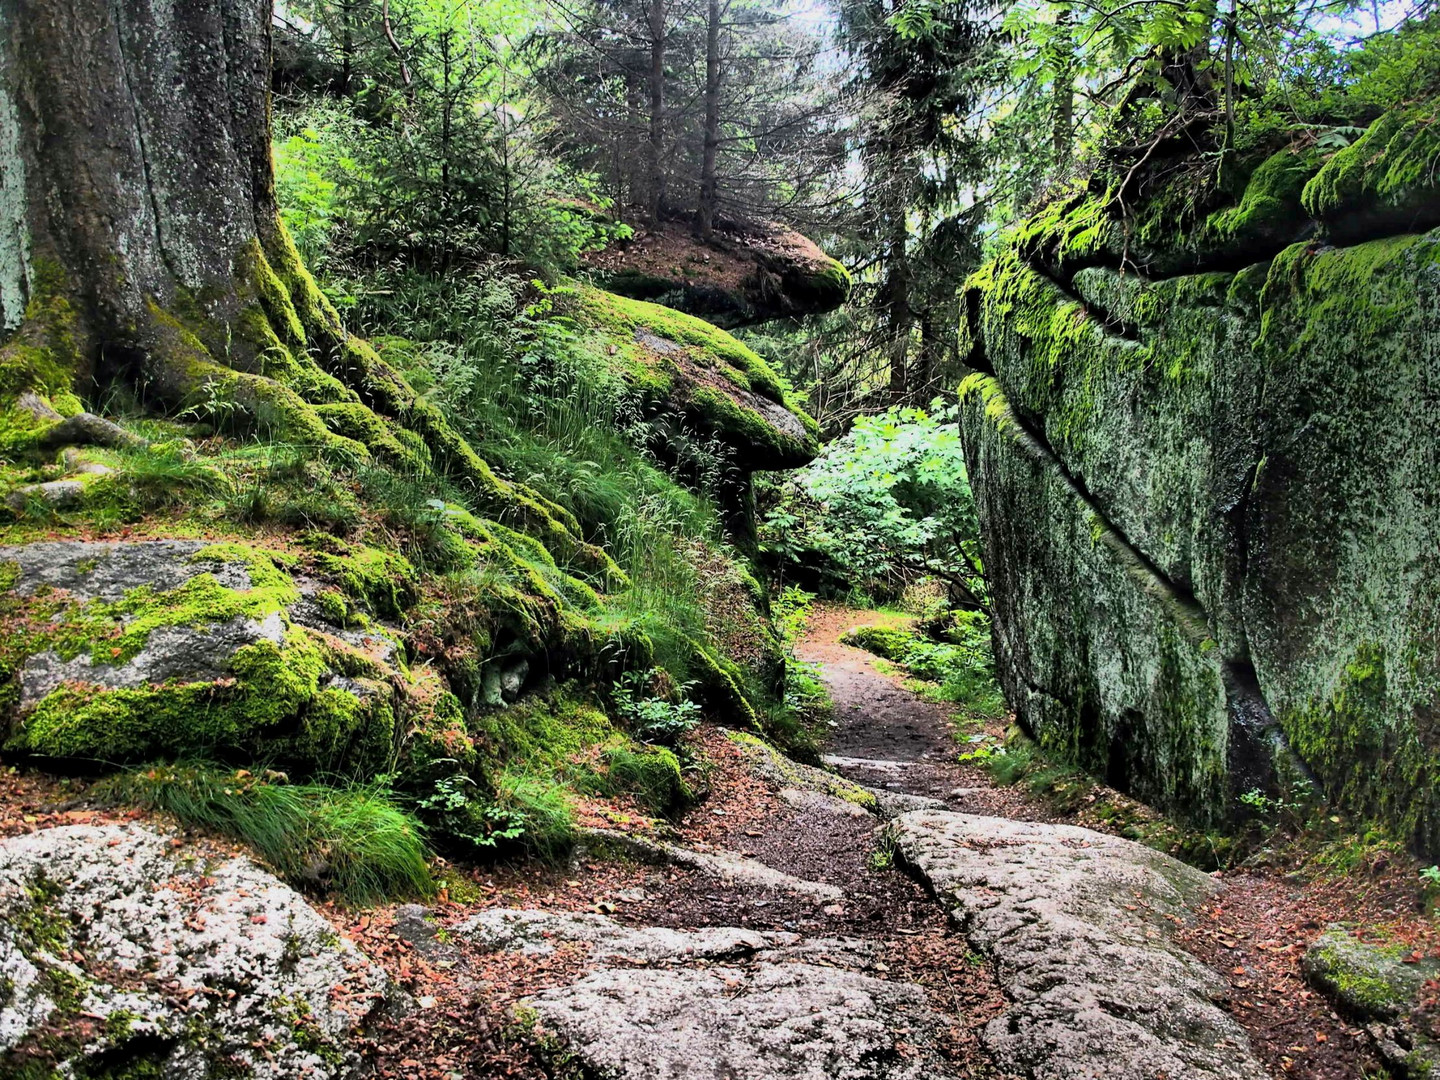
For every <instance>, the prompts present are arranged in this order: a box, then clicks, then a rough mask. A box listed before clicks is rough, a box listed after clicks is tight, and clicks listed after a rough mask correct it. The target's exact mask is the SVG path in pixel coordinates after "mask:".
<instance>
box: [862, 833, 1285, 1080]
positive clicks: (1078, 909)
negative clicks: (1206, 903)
mask: <svg viewBox="0 0 1440 1080" xmlns="http://www.w3.org/2000/svg"><path fill="white" fill-rule="evenodd" d="M889 835H890V838H891V840H892V841H893V843H894V845H895V851H896V856H897V858H898V859H899V860H901V861H902V862H903V863H904V864H905V865H906V866H908V867H909V868H911V869H912V870H913V871H914V872H915V873H917V874H918V875H919V876H920V877H921V878H922V879H923V880H924V881H925V882H926V883H927V884H928V885H929V886H930V888H931V889H932V890H934V892H935V894H936V896H937V897H939V898H940V900H941V902H942V903H944V904H946V905H947V906H948V907H949V908H951V918H952V919H953V920H954V922H955V923H956V925H957V926H958V927H959V929H960V930H961V931H962V932H963V933H964V934H965V936H966V937H967V938H968V939H969V941H970V944H971V946H972V947H973V948H975V949H977V950H978V951H980V952H981V953H983V954H984V955H986V956H987V957H989V958H991V959H992V960H993V961H994V962H995V965H996V968H997V971H998V972H999V976H1000V983H1001V986H1002V987H1003V988H1004V990H1005V993H1006V996H1007V997H1008V998H1010V1000H1011V1002H1012V1004H1011V1006H1010V1008H1009V1009H1008V1010H1007V1011H1006V1012H1005V1013H1004V1014H1002V1015H1001V1016H999V1017H997V1018H996V1019H995V1020H993V1021H992V1022H991V1023H990V1024H989V1025H988V1027H987V1028H986V1031H985V1040H986V1043H987V1045H988V1046H989V1048H990V1049H991V1051H992V1052H993V1053H994V1054H995V1057H996V1059H997V1063H998V1064H999V1065H1000V1066H1001V1067H1002V1068H1006V1069H1013V1070H1015V1071H1017V1072H1021V1073H1023V1074H1024V1075H1026V1076H1032V1077H1036V1078H1039V1080H1078V1078H1081V1077H1084V1078H1092V1080H1153V1078H1154V1077H1157V1076H1163V1077H1166V1078H1167V1080H1221V1078H1224V1080H1262V1078H1263V1077H1264V1076H1265V1071H1264V1070H1263V1069H1262V1068H1261V1067H1260V1065H1259V1063H1258V1062H1257V1061H1256V1060H1255V1059H1254V1057H1253V1056H1252V1055H1251V1053H1250V1046H1249V1040H1248V1039H1247V1038H1246V1035H1245V1033H1244V1031H1243V1030H1241V1028H1240V1026H1239V1025H1238V1024H1236V1023H1235V1021H1234V1020H1232V1019H1231V1018H1230V1017H1229V1015H1228V1014H1227V1013H1225V1012H1223V1011H1222V1010H1221V1009H1220V1008H1219V1007H1218V1005H1217V1004H1216V1002H1217V1001H1218V1000H1219V998H1220V997H1221V995H1222V994H1223V993H1224V992H1225V989H1226V987H1225V983H1224V981H1223V980H1222V979H1221V978H1220V977H1219V976H1218V975H1217V974H1215V972H1213V971H1211V970H1210V969H1209V968H1207V967H1206V966H1205V965H1204V964H1202V963H1200V961H1198V960H1196V959H1194V958H1193V957H1191V956H1188V955H1187V954H1185V953H1184V952H1182V951H1180V949H1179V948H1178V947H1176V946H1175V945H1173V944H1172V943H1171V940H1170V928H1171V925H1172V924H1171V921H1170V920H1172V919H1184V918H1186V917H1187V916H1188V914H1189V911H1190V908H1191V906H1192V905H1193V904H1194V903H1195V902H1196V901H1197V900H1200V899H1202V898H1204V897H1207V896H1209V895H1211V894H1212V893H1214V892H1215V891H1216V885H1215V883H1214V882H1213V881H1212V880H1211V879H1210V878H1208V877H1206V876H1205V875H1204V874H1202V873H1200V872H1199V871H1197V870H1194V869H1192V868H1191V867H1188V866H1186V865H1185V864H1184V863H1181V862H1178V861H1176V860H1175V859H1172V858H1170V857H1169V856H1168V855H1164V854H1161V853H1160V852H1157V851H1152V850H1151V849H1149V848H1146V847H1143V846H1141V845H1139V844H1136V843H1134V842H1132V841H1129V840H1122V839H1118V838H1116V837H1112V836H1106V835H1103V834H1101V833H1095V832H1091V831H1090V830H1088V829H1081V828H1076V827H1074V826H1068V825H1038V824H1030V823H1025V822H1016V821H1011V820H1008V819H1005V818H986V817H975V816H972V815H968V814H955V813H940V812H934V811H916V812H914V813H910V814H905V815H904V816H902V817H899V818H897V819H895V821H893V822H892V823H891V824H890V826H889Z"/></svg>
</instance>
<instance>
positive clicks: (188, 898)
mask: <svg viewBox="0 0 1440 1080" xmlns="http://www.w3.org/2000/svg"><path fill="white" fill-rule="evenodd" d="M392 993H393V991H392V990H391V988H390V984H389V981H388V979H387V978H386V976H385V974H384V972H382V971H381V970H380V969H379V968H377V967H375V966H374V965H372V964H371V963H370V962H369V961H368V960H367V959H366V958H365V957H364V956H363V955H361V954H360V953H359V952H358V951H357V950H356V949H355V948H354V947H353V946H352V945H351V944H350V943H349V942H347V941H345V940H344V939H342V938H340V937H338V936H337V935H336V934H335V932H334V931H333V930H332V929H331V927H330V924H329V923H327V922H326V921H325V920H324V919H323V918H321V917H320V915H319V914H318V913H316V912H315V910H314V909H313V908H311V907H310V906H309V905H308V904H307V903H305V901H304V900H303V899H301V898H300V896H299V895H298V894H297V893H295V892H293V891H292V890H290V889H288V888H286V887H285V886H284V885H282V884H280V882H278V881H276V880H275V879H274V878H273V877H271V876H270V875H269V874H267V873H265V872H264V871H262V870H259V869H257V868H256V867H255V866H254V865H252V864H251V863H250V862H249V861H248V860H246V859H243V858H229V859H221V860H220V861H218V862H207V861H206V860H205V859H197V858H196V857H195V856H194V854H193V853H189V854H187V853H186V852H185V851H184V850H183V849H177V848H176V847H174V846H172V844H171V841H170V840H169V839H168V838H166V837H164V836H161V835H159V834H158V833H155V832H153V831H151V830H149V829H146V828H141V827H139V826H107V827H93V826H67V827H64V828H57V829H47V830H43V831H41V832H38V833H33V834H31V835H28V836H21V837H15V838H13V839H9V840H5V841H3V842H0V1073H4V1075H6V1076H16V1075H19V1076H30V1075H36V1076H38V1075H42V1072H41V1071H32V1070H41V1069H43V1075H47V1076H48V1075H50V1071H49V1070H50V1069H58V1070H59V1072H57V1073H56V1075H66V1076H142V1075H143V1076H173V1077H176V1078H177V1080H189V1078H195V1080H199V1078H203V1077H217V1076H233V1075H244V1076H249V1077H255V1078H256V1080H264V1078H273V1080H291V1078H294V1077H302V1076H308V1077H314V1078H317V1080H319V1078H341V1077H358V1076H361V1075H363V1074H364V1069H363V1064H364V1062H363V1060H362V1057H361V1054H360V1052H359V1048H358V1046H357V1041H356V1040H357V1036H358V1034H359V1033H360V1031H361V1029H362V1028H363V1026H364V1025H365V1023H366V1022H367V1020H368V1019H370V1018H371V1017H372V1016H373V1015H374V1014H375V1013H376V1010H377V1009H379V1008H381V1007H382V1006H383V1005H384V1004H385V1002H386V999H387V997H388V996H390V995H392Z"/></svg>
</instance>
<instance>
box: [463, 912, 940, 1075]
mask: <svg viewBox="0 0 1440 1080" xmlns="http://www.w3.org/2000/svg"><path fill="white" fill-rule="evenodd" d="M455 932H456V933H457V934H458V935H462V936H464V937H465V938H467V939H468V940H470V941H472V942H475V943H477V944H480V945H482V946H485V947H487V948H494V949H507V950H513V951H523V952H529V953H532V954H534V953H536V952H541V953H543V952H545V951H550V950H553V949H554V948H556V946H557V945H560V944H563V943H567V942H568V943H580V944H583V945H585V946H588V948H589V949H590V953H589V958H590V961H591V962H590V964H589V965H588V967H589V968H590V969H591V970H590V971H589V973H588V974H586V975H585V976H584V977H582V978H581V979H579V980H578V981H576V982H575V983H573V984H571V985H569V986H563V987H557V988H555V989H551V990H547V991H544V992H543V993H541V994H538V995H536V996H535V997H534V998H532V999H530V1001H529V1002H527V1004H526V1008H527V1009H528V1010H531V1012H532V1014H533V1017H534V1020H535V1024H536V1035H537V1037H540V1038H542V1039H556V1040H558V1041H559V1043H560V1045H561V1046H563V1048H564V1049H565V1050H566V1052H568V1053H569V1054H572V1055H574V1057H575V1058H578V1060H579V1061H580V1063H581V1064H582V1065H583V1066H584V1068H585V1070H586V1074H587V1075H590V1074H594V1075H598V1076H606V1077H613V1078H616V1080H696V1078H702V1077H704V1078H708V1077H712V1076H713V1077H715V1078H716V1080H720V1078H724V1080H922V1078H928V1077H945V1076H948V1075H950V1074H949V1073H948V1072H947V1071H946V1070H945V1069H944V1068H943V1066H942V1064H941V1061H940V1058H939V1057H938V1055H937V1054H936V1052H935V1050H934V1032H935V1030H936V1029H937V1026H938V1025H939V1024H940V1023H941V1021H940V1019H939V1018H938V1017H937V1016H936V1015H935V1014H933V1013H932V1012H931V1011H930V1008H929V1006H928V1005H927V1004H926V1000H925V995H924V992H923V991H922V990H921V989H920V988H919V987H917V986H914V985H912V984H909V983H903V982H892V981H887V980H884V979H881V978H877V977H876V976H875V975H873V974H869V973H867V971H865V970H864V969H865V968H866V967H868V966H869V965H870V959H869V955H870V951H871V950H870V947H869V946H867V945H866V944H865V943H863V942H853V941H847V940H831V939H821V940H813V941H807V940H805V939H802V938H800V937H799V936H798V935H796V934H783V933H760V932H757V931H752V930H744V929H737V928H732V927H711V928H706V929H702V930H693V931H687V930H668V929H661V928H657V927H640V928H631V927H625V926H621V925H619V924H618V923H615V922H613V921H612V920H610V919H606V918H604V917H603V916H598V915H575V914H569V913H549V912H543V911H499V910H497V911H489V912H485V913H484V914H482V915H480V916H477V917H476V918H474V919H472V920H470V921H469V922H467V923H462V924H461V925H460V926H458V927H456V928H455ZM612 965H614V966H612ZM837 965H838V966H837Z"/></svg>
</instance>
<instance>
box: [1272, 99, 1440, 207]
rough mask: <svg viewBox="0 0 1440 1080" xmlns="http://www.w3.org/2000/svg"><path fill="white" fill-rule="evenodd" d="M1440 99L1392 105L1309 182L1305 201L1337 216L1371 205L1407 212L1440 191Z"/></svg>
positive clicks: (1423, 204) (1308, 204) (1310, 205)
mask: <svg viewBox="0 0 1440 1080" xmlns="http://www.w3.org/2000/svg"><path fill="white" fill-rule="evenodd" d="M1437 120H1440V104H1437V102H1436V101H1435V100H1429V101H1422V102H1419V103H1417V104H1414V105H1409V106H1400V107H1397V108H1394V109H1391V110H1390V111H1389V112H1387V113H1385V114H1384V115H1383V116H1381V117H1380V118H1379V119H1377V120H1376V121H1375V122H1374V123H1372V124H1371V125H1370V126H1369V127H1368V128H1367V129H1366V131H1365V134H1363V135H1362V136H1360V138H1358V139H1356V140H1355V141H1354V142H1353V143H1351V144H1350V145H1349V146H1347V147H1345V148H1343V149H1341V150H1338V151H1336V152H1335V154H1333V155H1332V156H1331V158H1330V160H1329V161H1327V162H1326V163H1325V164H1324V166H1323V167H1322V168H1321V169H1320V171H1319V172H1318V173H1317V174H1316V175H1315V177H1314V179H1312V180H1311V181H1310V182H1309V183H1308V184H1306V185H1305V190H1304V194H1303V195H1302V197H1301V198H1302V202H1303V203H1304V206H1305V209H1306V210H1307V211H1309V212H1310V213H1311V214H1313V215H1314V216H1315V217H1317V218H1320V219H1322V220H1325V221H1333V220H1335V219H1336V218H1338V217H1340V216H1341V215H1343V214H1345V213H1351V212H1355V211H1357V210H1364V209H1368V208H1371V207H1378V208H1383V209H1389V210H1395V211H1401V212H1409V211H1412V210H1419V209H1421V208H1423V207H1424V206H1426V205H1427V204H1429V203H1430V202H1431V201H1432V200H1434V199H1435V198H1436V195H1437V193H1440V125H1437Z"/></svg>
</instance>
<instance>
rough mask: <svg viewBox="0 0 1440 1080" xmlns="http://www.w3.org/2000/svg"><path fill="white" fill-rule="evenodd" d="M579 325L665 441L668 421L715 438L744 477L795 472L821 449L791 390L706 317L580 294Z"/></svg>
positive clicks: (603, 294) (608, 296) (593, 292)
mask: <svg viewBox="0 0 1440 1080" xmlns="http://www.w3.org/2000/svg"><path fill="white" fill-rule="evenodd" d="M572 314H573V318H574V319H575V322H576V323H577V325H578V326H579V327H580V329H581V330H582V331H583V332H587V333H589V334H591V335H592V336H593V337H594V338H595V340H596V342H597V351H598V352H599V353H600V354H601V355H605V356H608V357H609V359H610V364H611V367H612V370H614V372H615V373H616V375H617V376H619V378H621V379H622V380H623V381H624V382H625V383H626V384H627V385H628V386H629V387H630V388H631V389H632V390H634V391H635V392H636V393H637V394H638V395H639V396H640V398H641V400H642V401H643V402H644V405H645V411H646V414H647V415H648V417H649V420H650V423H651V425H652V427H653V428H654V429H655V431H656V436H657V439H658V440H659V441H660V442H661V443H663V442H664V440H665V436H666V424H667V422H668V423H670V424H675V425H678V426H684V427H688V428H690V429H691V430H693V431H696V432H698V433H699V434H701V435H704V436H713V437H714V438H716V439H718V440H719V441H720V442H721V443H723V444H724V445H726V446H727V447H729V448H730V449H731V450H732V451H733V453H734V454H735V456H736V464H737V465H739V466H740V467H741V468H743V469H745V470H747V471H748V470H753V469H787V468H795V467H798V466H800V465H803V464H805V463H807V462H809V461H810V460H812V459H813V458H814V457H815V455H816V454H817V453H818V452H819V442H818V434H819V432H818V428H817V427H816V425H815V421H814V420H812V419H811V418H810V416H809V415H808V414H806V412H805V410H804V408H803V407H802V406H801V404H800V402H799V400H798V399H797V398H796V397H795V396H794V393H793V391H792V390H791V388H790V386H789V385H788V384H787V383H786V382H785V380H784V379H782V378H781V377H780V376H779V375H778V374H776V373H775V371H774V370H773V369H772V368H771V367H770V366H769V365H768V364H767V363H766V362H765V361H764V360H762V359H761V358H760V357H759V356H758V355H757V354H756V353H755V352H754V351H753V350H752V349H750V348H749V347H747V346H746V345H744V344H742V343H741V342H739V341H737V340H736V339H735V338H733V337H731V336H730V335H729V334H727V333H726V332H725V331H723V330H720V329H717V328H716V327H714V326H712V325H710V324H709V323H708V322H705V321H703V320H701V319H698V318H695V317H694V316H692V315H687V314H685V313H684V312H680V311H675V310H672V309H670V308H666V307H661V306H660V305H658V304H651V303H647V302H645V301H641V300H631V299H628V298H626V297H623V296H617V295H615V294H613V293H607V292H602V291H601V290H599V289H592V288H588V287H583V288H582V289H581V290H580V292H579V294H578V296H577V297H576V303H575V304H574V305H573V311H572Z"/></svg>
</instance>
